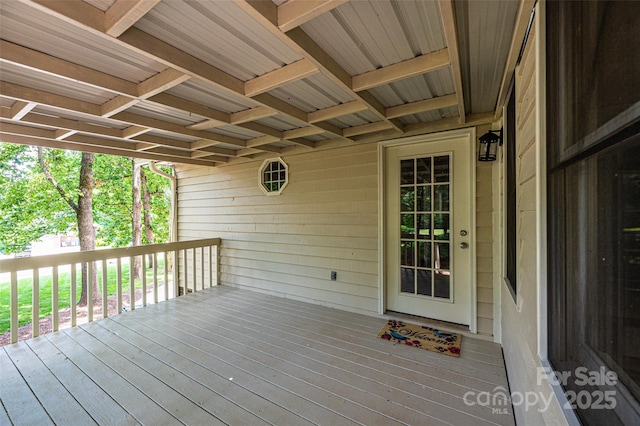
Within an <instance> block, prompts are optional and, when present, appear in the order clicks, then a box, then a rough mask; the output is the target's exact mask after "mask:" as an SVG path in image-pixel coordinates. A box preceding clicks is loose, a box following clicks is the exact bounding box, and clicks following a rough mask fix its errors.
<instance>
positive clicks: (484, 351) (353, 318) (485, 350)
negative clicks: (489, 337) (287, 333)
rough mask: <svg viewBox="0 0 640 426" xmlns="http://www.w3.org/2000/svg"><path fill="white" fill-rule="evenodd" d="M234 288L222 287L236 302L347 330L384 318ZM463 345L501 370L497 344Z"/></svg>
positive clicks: (473, 357) (472, 341) (469, 341)
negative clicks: (301, 303) (305, 305)
mask: <svg viewBox="0 0 640 426" xmlns="http://www.w3.org/2000/svg"><path fill="white" fill-rule="evenodd" d="M233 290H234V289H225V291H227V293H225V295H226V296H228V297H232V298H237V300H238V301H239V302H241V301H244V303H247V304H251V305H254V304H258V306H260V307H262V308H264V309H266V310H271V311H272V312H274V313H276V314H278V313H279V314H280V315H281V314H282V313H284V312H286V313H288V314H290V315H293V316H298V317H301V318H304V319H305V321H312V322H316V321H320V322H323V323H326V324H333V325H334V326H336V327H341V328H345V326H346V324H353V326H352V327H348V329H349V330H347V332H350V331H352V330H355V329H358V330H361V331H363V332H366V331H367V330H368V331H369V332H371V333H373V334H377V333H378V331H379V330H380V328H382V326H383V325H384V322H385V321H386V320H385V319H384V318H375V317H369V316H366V315H362V314H354V313H350V312H345V311H341V310H338V309H330V308H325V307H322V306H314V305H311V307H309V309H308V310H307V309H303V308H301V307H300V304H299V303H297V302H295V301H290V300H288V299H283V302H282V304H281V302H280V301H279V300H278V299H281V298H278V297H275V296H269V295H264V294H260V293H256V292H239V293H238V292H234V291H233ZM296 303H297V305H296ZM287 304H289V305H287ZM289 306H290V307H289ZM327 312H330V313H331V316H327ZM463 346H464V352H465V353H464V355H463V357H464V358H465V359H467V360H469V361H473V362H477V364H475V365H478V366H479V368H480V369H481V370H486V366H487V365H486V364H489V365H492V366H495V367H496V368H495V369H494V370H495V371H498V372H503V371H504V361H503V358H502V350H501V348H500V345H498V344H496V343H492V342H487V341H484V340H481V339H476V338H473V337H470V336H465V337H463Z"/></svg>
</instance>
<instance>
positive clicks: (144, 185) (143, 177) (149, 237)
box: [140, 168, 154, 268]
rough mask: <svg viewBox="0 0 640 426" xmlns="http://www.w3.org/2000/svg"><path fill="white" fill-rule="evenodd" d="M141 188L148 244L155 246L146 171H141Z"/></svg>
mask: <svg viewBox="0 0 640 426" xmlns="http://www.w3.org/2000/svg"><path fill="white" fill-rule="evenodd" d="M140 187H141V188H142V207H143V209H144V232H145V238H146V239H147V244H153V242H154V241H153V240H154V236H153V228H152V227H151V194H150V193H149V186H147V176H146V175H145V174H144V169H142V168H141V169H140ZM147 266H148V267H149V268H153V255H152V254H150V255H149V261H148V262H147Z"/></svg>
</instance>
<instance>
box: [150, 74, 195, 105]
mask: <svg viewBox="0 0 640 426" xmlns="http://www.w3.org/2000/svg"><path fill="white" fill-rule="evenodd" d="M190 78H191V76H190V75H188V74H185V73H183V72H181V71H178V70H175V69H173V68H167V69H166V70H164V71H162V72H160V73H158V74H156V75H154V76H153V77H149V78H148V79H146V80H145V81H143V82H141V83H140V84H138V98H141V99H147V98H150V97H151V96H154V95H157V94H158V93H162V92H164V91H165V90H169V89H171V88H172V87H174V86H177V85H179V84H181V83H184V82H185V81H187V80H189V79H190Z"/></svg>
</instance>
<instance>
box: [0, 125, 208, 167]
mask: <svg viewBox="0 0 640 426" xmlns="http://www.w3.org/2000/svg"><path fill="white" fill-rule="evenodd" d="M0 135H2V140H3V141H5V142H8V143H15V144H19V145H32V146H42V147H45V148H58V149H66V150H70V151H82V152H95V153H97V154H109V155H118V156H121V157H138V158H144V159H147V160H154V161H169V162H176V163H184V164H194V165H198V166H210V167H214V166H215V165H216V162H215V161H210V160H198V159H191V158H183V157H176V156H168V155H158V154H153V153H150V152H145V151H137V150H136V149H135V147H133V148H132V149H119V148H114V147H113V145H112V144H111V143H110V141H108V140H105V141H104V142H102V143H101V144H99V143H98V142H97V141H92V142H91V143H86V142H74V141H58V140H55V139H42V138H34V137H29V136H22V135H16V134H5V133H2V132H1V131H0Z"/></svg>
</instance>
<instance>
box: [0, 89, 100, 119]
mask: <svg viewBox="0 0 640 426" xmlns="http://www.w3.org/2000/svg"><path fill="white" fill-rule="evenodd" d="M0 97H3V98H10V99H15V100H21V101H25V102H34V103H37V104H43V105H49V106H54V107H56V108H60V109H64V110H68V111H74V112H81V113H84V114H90V115H95V116H100V113H101V110H100V105H96V104H92V103H91V102H85V101H81V100H78V99H73V98H69V97H67V96H62V95H57V94H55V93H49V92H45V91H43V90H38V89H34V88H31V87H26V86H21V85H19V84H14V83H9V82H6V81H0Z"/></svg>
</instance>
